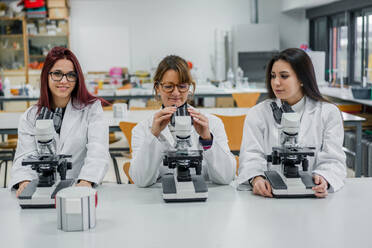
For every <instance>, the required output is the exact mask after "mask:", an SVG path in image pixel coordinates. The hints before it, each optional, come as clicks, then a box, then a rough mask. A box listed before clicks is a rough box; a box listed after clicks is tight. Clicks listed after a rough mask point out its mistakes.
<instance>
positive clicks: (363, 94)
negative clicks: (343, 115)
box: [351, 87, 371, 99]
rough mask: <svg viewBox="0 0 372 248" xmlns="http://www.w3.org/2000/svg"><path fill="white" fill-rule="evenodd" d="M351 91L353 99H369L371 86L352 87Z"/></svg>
mask: <svg viewBox="0 0 372 248" xmlns="http://www.w3.org/2000/svg"><path fill="white" fill-rule="evenodd" d="M351 92H352V93H353V97H354V98H355V99H371V88H370V87H369V88H363V87H352V88H351Z"/></svg>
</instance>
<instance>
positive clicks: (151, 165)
mask: <svg viewBox="0 0 372 248" xmlns="http://www.w3.org/2000/svg"><path fill="white" fill-rule="evenodd" d="M205 116H206V117H207V118H208V120H209V129H210V132H211V133H212V135H213V144H212V147H211V148H210V149H208V150H206V151H204V152H203V162H202V175H203V176H204V178H205V179H206V180H211V181H212V182H214V183H217V184H229V183H230V182H231V181H232V180H233V179H234V177H235V173H236V160H235V158H234V156H233V155H232V154H231V152H230V149H229V146H228V144H227V137H226V133H225V129H224V126H223V123H222V121H221V120H220V119H219V118H217V117H216V116H214V115H210V114H206V115H205ZM153 118H154V117H153V116H151V117H149V118H148V119H147V120H144V121H142V122H140V123H138V125H137V126H136V127H134V128H133V130H132V150H133V151H132V161H131V166H130V169H129V174H130V176H131V178H132V180H133V181H134V183H135V184H136V185H138V186H139V187H147V186H150V185H152V184H154V183H156V182H157V180H160V178H161V176H162V175H164V174H166V173H172V172H173V170H172V169H169V168H168V167H166V166H164V165H163V155H164V152H165V151H166V150H167V149H168V148H169V147H170V146H171V147H174V142H175V141H174V139H173V136H172V134H171V132H170V130H169V128H168V126H167V127H166V128H165V129H164V130H163V131H162V132H161V134H160V135H159V137H155V136H154V135H153V134H152V133H151V126H152V122H153ZM191 140H192V148H191V149H201V150H202V149H203V148H202V146H201V145H200V143H199V134H198V133H197V132H196V131H195V129H194V128H192V134H191ZM191 174H195V169H194V168H192V169H191Z"/></svg>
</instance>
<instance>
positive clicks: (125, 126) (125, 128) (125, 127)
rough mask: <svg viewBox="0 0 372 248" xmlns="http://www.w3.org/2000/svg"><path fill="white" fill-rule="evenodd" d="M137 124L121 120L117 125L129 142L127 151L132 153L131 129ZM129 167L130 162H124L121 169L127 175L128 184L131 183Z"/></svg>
mask: <svg viewBox="0 0 372 248" xmlns="http://www.w3.org/2000/svg"><path fill="white" fill-rule="evenodd" d="M136 125H137V123H134V122H126V121H122V122H120V123H119V127H120V129H121V131H122V132H123V133H124V136H125V138H126V139H127V141H128V144H129V152H130V154H132V129H133V128H134V127H135V126H136ZM129 167H130V162H126V163H124V165H123V170H124V173H125V175H126V176H127V177H128V181H129V183H130V184H133V180H132V178H131V177H130V176H129Z"/></svg>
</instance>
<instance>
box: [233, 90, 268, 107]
mask: <svg viewBox="0 0 372 248" xmlns="http://www.w3.org/2000/svg"><path fill="white" fill-rule="evenodd" d="M260 95H261V93H259V92H252V93H233V94H232V96H233V98H234V100H235V102H236V105H237V106H238V108H251V107H253V106H254V105H256V103H257V101H258V98H260Z"/></svg>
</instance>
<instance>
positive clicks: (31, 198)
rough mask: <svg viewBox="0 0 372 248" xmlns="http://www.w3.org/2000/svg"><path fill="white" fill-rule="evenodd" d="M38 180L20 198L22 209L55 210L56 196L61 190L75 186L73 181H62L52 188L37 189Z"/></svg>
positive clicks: (31, 183)
mask: <svg viewBox="0 0 372 248" xmlns="http://www.w3.org/2000/svg"><path fill="white" fill-rule="evenodd" d="M37 184H38V180H32V181H31V182H30V183H29V184H28V185H27V187H26V188H25V189H24V190H23V191H22V193H21V194H20V195H19V197H18V202H19V205H20V206H21V208H54V207H55V195H56V194H57V192H58V191H60V190H61V189H64V188H67V187H70V186H72V185H73V184H74V180H73V179H67V180H62V181H60V182H59V183H56V184H54V185H53V186H52V187H37Z"/></svg>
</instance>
